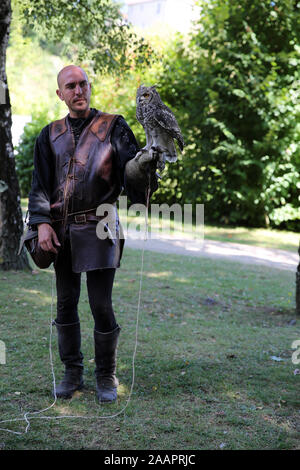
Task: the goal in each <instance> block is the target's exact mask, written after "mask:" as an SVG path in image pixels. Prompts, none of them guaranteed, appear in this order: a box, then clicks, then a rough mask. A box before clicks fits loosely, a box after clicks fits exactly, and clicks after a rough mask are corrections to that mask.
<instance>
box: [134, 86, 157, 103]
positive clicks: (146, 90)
mask: <svg viewBox="0 0 300 470" xmlns="http://www.w3.org/2000/svg"><path fill="white" fill-rule="evenodd" d="M152 101H153V102H158V101H160V96H159V94H158V92H157V91H156V89H155V85H153V86H145V85H141V86H139V88H138V89H137V92H136V104H137V106H138V105H147V104H149V103H150V102H152Z"/></svg>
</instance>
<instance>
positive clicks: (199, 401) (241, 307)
mask: <svg viewBox="0 0 300 470" xmlns="http://www.w3.org/2000/svg"><path fill="white" fill-rule="evenodd" d="M140 263H141V252H140V251H132V250H130V249H126V250H125V254H124V257H123V261H122V267H121V269H120V270H119V271H118V273H117V278H116V283H115V289H114V306H115V311H116V315H117V320H118V322H119V324H120V325H121V327H122V331H121V334H120V344H119V353H118V377H119V380H120V393H119V398H118V401H117V403H116V404H113V405H106V406H103V405H102V406H100V405H98V404H97V403H96V401H95V390H94V388H95V384H94V377H93V370H94V364H93V362H92V359H93V341H92V337H93V322H92V316H91V314H90V313H89V305H88V300H87V292H86V287H85V282H82V295H81V300H80V306H79V310H80V315H81V323H82V349H83V353H84V356H85V366H86V370H85V383H86V385H85V389H84V390H83V391H82V392H77V394H76V395H75V396H74V397H73V399H72V400H68V401H64V400H58V401H57V403H56V404H55V406H54V407H53V408H51V410H49V411H47V412H46V413H45V415H46V416H53V417H59V416H64V415H72V416H74V415H75V416H78V417H80V416H82V417H92V416H96V418H89V419H79V418H69V419H55V420H45V419H40V420H37V419H36V420H35V419H32V420H31V427H30V430H29V432H28V433H27V434H23V435H21V436H17V435H14V434H10V433H7V432H3V431H0V448H1V449H106V450H114V449H119V450H122V449H124V450H128V449H130V450H136V449H147V450H155V449H159V450H166V449H176V450H184V449H186V450H187V449H221V448H223V449H297V448H298V449H299V430H300V394H299V386H300V382H299V381H300V375H294V370H295V369H296V368H297V367H299V366H297V365H295V364H293V363H292V360H291V356H292V353H293V349H292V348H291V345H292V342H293V341H295V340H300V325H299V320H298V321H297V323H295V322H294V321H292V320H294V319H295V317H294V290H295V289H294V286H295V274H294V273H293V272H289V271H281V270H277V269H270V268H266V267H258V266H254V265H251V266H246V265H243V264H240V263H232V262H226V261H214V260H209V259H201V258H193V257H180V256H177V255H169V254H168V255H162V254H158V253H152V252H145V265H144V270H145V272H144V277H143V291H142V300H141V312H140V318H139V331H138V348H137V355H136V361H135V385H134V388H133V394H132V397H131V400H130V402H129V405H128V406H127V408H126V409H125V411H124V412H122V413H121V414H119V415H118V416H116V417H114V418H108V419H101V416H102V417H103V416H107V415H112V414H115V413H118V412H119V411H121V410H122V408H124V406H125V405H126V402H127V398H128V394H129V390H130V387H131V381H132V355H133V351H134V345H135V328H136V314H137V300H138V289H139V269H140ZM52 279H53V274H52V271H51V270H50V269H49V270H44V271H36V273H35V274H32V273H30V272H26V273H25V272H21V273H20V272H5V273H3V272H2V273H0V311H1V336H0V339H1V340H2V341H4V342H5V345H6V364H0V372H1V396H0V416H1V420H3V419H10V418H20V417H22V416H23V415H24V413H25V412H26V411H37V410H40V409H43V408H45V407H47V406H49V405H50V404H51V403H52V397H51V388H52V376H51V369H50V363H49V321H50V316H51V281H52ZM83 280H84V279H83ZM53 342H54V344H53V354H54V365H55V373H56V380H57V381H58V380H59V378H60V376H61V370H62V368H61V365H60V361H59V358H58V351H57V344H56V332H55V331H54V338H53ZM272 357H273V359H272ZM276 358H277V360H276ZM278 358H280V360H278ZM0 427H8V428H9V429H12V430H16V431H23V430H24V429H25V427H26V423H25V422H24V421H21V422H14V423H6V424H5V423H2V424H1V423H0Z"/></svg>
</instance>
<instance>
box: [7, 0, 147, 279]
mask: <svg viewBox="0 0 300 470" xmlns="http://www.w3.org/2000/svg"><path fill="white" fill-rule="evenodd" d="M13 8H16V9H19V12H20V14H21V16H22V18H23V20H24V27H25V28H27V31H30V30H31V29H32V28H34V29H35V30H37V31H39V32H40V35H42V34H43V37H44V40H45V41H51V40H52V41H60V40H62V39H64V43H65V45H66V47H65V51H66V52H67V53H68V54H69V57H70V61H71V62H77V63H80V62H82V61H83V59H84V61H85V65H86V66H90V69H91V70H98V71H99V70H101V71H102V72H106V71H114V72H119V71H125V70H128V68H129V67H130V66H131V65H132V62H133V60H134V61H136V62H137V63H143V62H144V61H145V62H146V63H147V62H148V61H149V60H150V56H151V51H149V50H148V46H147V45H146V44H145V43H144V41H143V40H138V39H137V38H136V37H135V35H134V34H133V33H132V32H131V30H130V28H129V26H128V25H126V24H125V23H124V22H123V21H122V17H121V14H120V11H119V7H118V5H117V4H116V3H115V2H113V1H112V0H103V1H101V2H99V1H98V0H74V1H73V2H70V1H69V0H50V1H49V0H22V1H21V0H13ZM11 14H12V11H11V0H1V3H0V80H1V82H0V85H1V84H2V86H3V87H4V89H5V103H3V104H1V102H0V269H1V270H9V269H23V268H26V267H28V262H27V257H26V255H25V252H24V251H23V252H22V253H21V255H20V256H18V255H17V252H18V248H19V241H20V237H21V234H22V232H23V221H22V213H21V208H20V190H19V185H18V180H17V177H16V172H15V160H14V153H13V146H12V137H11V107H10V99H9V91H8V86H7V77H6V71H5V64H6V50H7V45H8V38H9V30H10V23H11ZM45 31H46V33H45ZM71 57H72V59H71ZM0 96H1V95H0Z"/></svg>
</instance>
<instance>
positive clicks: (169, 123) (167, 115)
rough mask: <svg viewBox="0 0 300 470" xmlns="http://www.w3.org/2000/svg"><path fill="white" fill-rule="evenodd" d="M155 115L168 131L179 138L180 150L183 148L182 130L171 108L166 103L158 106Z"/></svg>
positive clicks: (175, 137)
mask: <svg viewBox="0 0 300 470" xmlns="http://www.w3.org/2000/svg"><path fill="white" fill-rule="evenodd" d="M153 117H154V119H155V120H156V121H157V122H158V124H159V125H160V126H161V127H163V128H164V129H165V130H166V131H167V132H168V134H170V135H171V136H172V137H173V138H174V139H176V140H177V142H178V145H179V148H180V150H183V147H184V141H183V137H182V134H181V130H180V128H179V126H178V122H177V121H176V118H175V116H174V114H173V112H172V111H171V110H170V108H168V106H166V105H163V106H160V107H158V108H157V109H156V110H155V112H154V115H153Z"/></svg>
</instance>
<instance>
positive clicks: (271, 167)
mask: <svg viewBox="0 0 300 470" xmlns="http://www.w3.org/2000/svg"><path fill="white" fill-rule="evenodd" d="M199 4H201V6H202V10H201V17H200V18H199V20H198V21H197V22H196V24H195V28H194V31H193V33H192V35H191V38H190V40H189V41H188V40H187V38H185V37H182V36H180V35H178V36H177V37H175V38H173V39H172V40H170V41H169V42H168V43H167V44H165V43H164V44H163V45H162V44H159V43H158V42H157V38H156V39H155V40H151V39H150V38H147V43H150V47H152V48H155V49H156V50H157V49H159V54H157V58H158V56H160V59H159V60H157V61H156V62H155V63H153V64H152V65H151V67H145V68H144V69H143V70H141V69H140V68H138V67H132V68H131V69H130V71H128V73H127V74H126V75H125V76H122V77H120V76H114V77H102V76H100V75H99V74H95V73H94V74H93V73H90V76H91V78H92V82H93V97H92V105H93V106H94V107H96V108H100V109H103V110H105V111H108V112H116V113H120V114H123V115H124V117H125V118H126V120H127V122H128V123H129V125H130V126H131V127H132V129H133V131H134V133H135V135H136V137H137V139H138V142H139V144H140V145H144V143H145V135H144V131H143V129H142V127H141V126H140V124H139V123H138V122H137V120H136V118H135V109H136V104H135V94H136V90H137V88H138V86H139V85H140V84H141V83H145V84H157V88H158V91H159V92H160V94H161V97H162V99H163V101H164V102H165V103H166V104H167V105H168V106H170V108H171V109H172V110H173V111H174V113H175V115H176V117H177V120H178V122H179V124H180V127H181V129H182V132H183V135H184V139H185V142H186V147H185V150H184V153H183V154H182V155H181V154H179V158H178V161H177V163H176V164H168V165H167V168H166V170H165V171H164V173H163V178H162V180H161V181H160V189H159V191H157V192H156V193H155V194H154V196H153V199H152V201H153V202H158V203H162V202H167V203H169V204H172V203H174V202H182V203H203V204H205V218H206V222H211V223H218V224H220V223H221V224H229V225H237V224H239V225H246V226H265V225H270V226H272V227H279V228H286V229H292V230H296V231H297V230H299V225H298V221H299V217H300V213H299V211H300V209H299V187H300V183H299V168H300V148H299V144H298V142H299V137H300V125H299V124H298V123H299V114H300V112H299V111H300V107H299V104H298V103H299V80H300V73H299V70H300V68H299V65H300V59H299V51H300V48H299V46H298V42H299V41H298V38H299V24H298V22H297V15H298V14H299V6H300V5H299V4H297V5H294V4H293V3H292V2H291V1H290V0H280V1H278V2H276V3H275V2H273V3H270V2H268V1H266V0H264V1H263V2H258V0H257V1H254V2H253V1H250V0H249V1H248V0H247V1H245V2H244V3H243V5H241V4H240V2H239V1H237V0H232V1H223V0H222V1H221V0H213V1H211V2H210V3H207V2H203V4H202V3H201V2H199Z"/></svg>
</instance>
